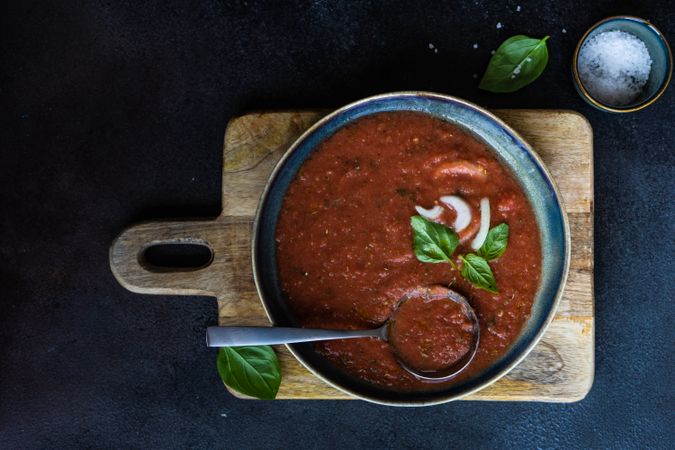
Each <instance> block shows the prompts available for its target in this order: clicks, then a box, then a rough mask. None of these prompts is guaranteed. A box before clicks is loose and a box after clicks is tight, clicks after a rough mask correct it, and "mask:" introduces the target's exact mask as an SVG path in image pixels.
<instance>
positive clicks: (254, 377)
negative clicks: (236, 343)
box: [218, 345, 281, 400]
mask: <svg viewBox="0 0 675 450" xmlns="http://www.w3.org/2000/svg"><path fill="white" fill-rule="evenodd" d="M218 373H219V374H220V378H222V380H223V382H224V383H225V384H226V385H228V386H229V387H231V388H232V389H234V390H236V391H238V392H241V393H242V394H245V395H249V396H251V397H256V398H260V399H264V400H271V399H273V398H274V397H276V396H277V392H278V391H279V385H280V384H281V368H280V367H279V359H278V358H277V354H276V353H274V349H273V348H272V347H270V346H269V345H260V346H255V347H223V348H221V349H220V350H219V351H218Z"/></svg>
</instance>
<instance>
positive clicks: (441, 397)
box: [251, 91, 571, 407]
mask: <svg viewBox="0 0 675 450" xmlns="http://www.w3.org/2000/svg"><path fill="white" fill-rule="evenodd" d="M407 97H414V98H424V99H429V100H435V101H445V102H449V103H454V104H458V105H461V106H462V107H464V108H467V109H470V110H472V111H473V112H475V113H477V114H480V115H482V116H484V117H485V118H486V119H488V120H490V121H492V122H494V123H495V125H496V126H498V127H499V128H500V129H502V130H503V131H505V132H506V133H507V134H509V135H510V136H511V137H512V138H513V139H514V140H516V142H517V143H518V146H519V147H520V148H521V149H522V150H523V151H525V152H526V153H527V156H528V157H529V158H530V159H531V161H532V162H533V163H534V164H535V165H536V166H537V168H538V169H539V171H540V173H541V174H542V176H543V177H544V179H545V181H546V184H547V185H548V187H549V188H550V193H551V194H553V196H554V200H555V202H556V204H557V206H558V209H559V212H560V219H561V221H562V226H561V228H562V234H563V242H562V243H563V244H564V251H563V255H562V257H563V262H562V268H561V275H560V278H559V283H558V285H557V289H556V290H555V294H554V296H553V299H552V301H551V303H550V306H549V308H548V310H547V311H546V312H545V319H544V320H543V321H542V322H541V324H540V325H539V328H538V329H537V332H536V334H535V335H534V336H533V337H531V338H530V340H529V341H527V343H526V344H524V348H523V349H521V350H520V353H519V354H517V355H516V356H515V357H513V358H512V360H511V361H510V362H509V363H508V364H506V365H505V366H504V367H503V368H502V369H501V370H499V371H497V372H495V373H493V374H491V375H490V376H488V377H485V376H484V375H480V376H479V377H477V378H485V379H483V380H482V381H475V382H474V383H473V385H470V386H469V387H468V388H466V389H464V390H462V391H461V392H458V393H454V394H446V393H444V392H443V391H438V392H429V393H419V394H420V397H422V399H421V400H408V399H405V400H396V399H383V398H381V397H380V396H377V395H372V396H371V395H367V394H364V393H363V392H355V391H354V390H352V389H350V388H348V387H346V386H344V385H341V384H340V383H337V382H334V381H333V380H331V379H329V377H328V376H324V375H323V374H322V373H321V370H322V368H315V367H314V366H313V365H312V362H308V361H307V360H305V358H304V357H303V355H302V354H301V352H300V351H298V348H299V347H300V345H308V344H300V345H298V344H293V345H286V347H287V348H288V350H289V351H290V352H291V354H293V356H294V357H295V358H296V359H297V360H298V361H299V362H300V363H301V364H302V365H303V366H304V367H305V368H306V369H308V370H309V371H310V372H311V373H313V374H314V375H315V376H317V377H318V378H319V379H321V380H323V381H324V382H325V383H327V384H328V385H330V386H332V387H334V388H335V389H338V390H339V391H342V392H344V393H346V394H349V395H351V396H353V397H356V398H359V399H362V400H366V401H369V402H372V403H377V404H382V405H388V406H403V407H413V406H431V405H436V404H440V403H446V402H450V401H453V400H458V399H460V398H463V397H466V396H468V395H471V394H473V393H475V392H477V391H479V390H481V389H483V388H485V387H487V386H489V385H491V384H492V383H494V382H495V381H497V380H498V379H500V378H502V377H503V376H504V375H506V374H507V373H508V372H510V371H511V370H512V369H513V368H514V367H515V366H517V365H518V364H519V363H520V362H521V361H522V360H523V359H524V358H525V357H526V356H527V355H528V354H529V353H530V352H531V351H532V349H533V348H534V347H535V346H536V345H537V343H538V342H539V341H540V340H541V338H542V336H543V335H544V333H545V332H546V330H547V329H548V327H549V325H550V324H551V322H552V321H553V318H554V316H555V313H556V311H557V309H558V305H559V303H560V299H561V297H562V293H563V290H564V287H565V285H566V282H567V275H568V272H569V263H570V257H571V255H570V252H571V250H570V248H571V242H570V229H569V222H568V218H567V214H566V212H565V207H564V204H563V200H562V195H561V194H560V191H559V190H558V187H557V186H556V184H555V182H554V181H553V177H552V176H551V173H550V172H549V171H548V169H547V168H546V166H545V165H544V163H543V161H542V160H541V158H540V157H539V156H538V155H537V154H536V153H535V152H534V151H533V149H532V147H530V145H529V144H527V143H526V142H525V140H524V139H523V138H522V137H521V136H520V135H519V134H518V133H517V132H516V131H515V130H513V129H512V128H511V127H509V126H508V125H507V124H506V123H505V122H503V121H502V120H501V119H499V118H498V117H496V116H495V115H493V114H492V113H490V112H488V111H486V110H484V109H483V108H481V107H479V106H477V105H475V104H473V103H470V102H467V101H466V100H462V99H459V98H456V97H452V96H449V95H442V94H436V93H432V92H424V91H402V92H392V93H387V94H381V95H375V96H372V97H367V98H365V99H362V100H358V101H356V102H353V103H350V104H348V105H346V106H343V107H342V108H339V109H337V110H335V111H333V112H331V113H330V114H328V115H326V116H325V117H323V118H321V119H320V120H319V121H318V122H316V123H315V124H314V125H312V126H311V127H310V128H309V129H308V130H306V131H305V132H304V133H303V134H302V135H300V137H298V138H297V140H295V141H294V142H293V144H291V145H290V147H289V148H288V150H287V151H286V152H285V153H284V155H283V156H282V157H281V158H280V159H279V161H278V162H277V163H276V166H275V167H274V169H273V170H272V172H271V174H270V176H269V178H268V181H267V183H266V185H265V188H264V190H263V193H262V195H261V198H260V201H259V203H258V209H257V211H256V215H255V218H254V221H253V224H252V233H251V263H252V269H253V280H254V282H255V286H256V290H257V292H258V295H259V297H260V300H261V303H262V305H263V308H264V309H265V313H266V314H267V317H268V318H269V320H270V322H272V323H273V324H274V325H275V326H277V325H281V326H289V324H288V323H281V324H280V323H278V321H277V320H276V318H275V317H274V313H273V311H271V308H270V305H269V304H268V301H267V300H266V298H265V294H264V291H263V288H262V286H261V283H262V280H263V278H264V277H265V270H262V268H261V267H260V264H259V262H258V246H259V244H258V238H259V232H260V224H261V217H262V215H263V213H264V210H265V206H266V203H267V199H268V196H269V195H270V193H271V192H272V186H273V184H274V181H275V179H276V178H277V176H278V175H279V173H280V172H281V171H282V170H284V167H285V163H286V161H287V160H288V159H289V157H290V156H291V155H292V154H293V153H294V151H295V150H296V149H298V148H299V147H300V146H301V144H303V143H304V141H305V140H306V139H307V138H308V137H310V136H311V135H312V134H313V133H314V132H315V131H316V130H318V129H320V128H321V127H323V126H324V125H326V124H328V123H330V122H331V121H333V120H334V119H336V117H339V116H340V115H341V114H342V113H345V112H347V111H349V110H351V109H352V108H356V107H359V106H363V105H366V104H368V103H370V102H378V101H381V100H387V99H396V98H407ZM352 120H355V119H350V120H349V121H348V122H347V123H349V122H351V121H352ZM276 287H277V289H279V288H278V286H276ZM290 325H291V326H293V325H296V324H290ZM296 347H297V348H296ZM314 363H316V362H314ZM488 372H490V368H488V369H486V370H485V371H484V373H488ZM282 375H283V374H282ZM362 384H364V385H367V383H362ZM391 394H392V396H394V394H395V392H393V391H392V392H391Z"/></svg>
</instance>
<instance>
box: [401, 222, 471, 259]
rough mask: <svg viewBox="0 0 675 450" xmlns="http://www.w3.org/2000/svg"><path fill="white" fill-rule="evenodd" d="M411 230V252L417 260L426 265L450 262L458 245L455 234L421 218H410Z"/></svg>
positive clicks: (442, 226)
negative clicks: (412, 251)
mask: <svg viewBox="0 0 675 450" xmlns="http://www.w3.org/2000/svg"><path fill="white" fill-rule="evenodd" d="M410 225H411V226H412V228H413V250H414V251H415V256H416V257H417V259H418V260H420V261H422V262H427V263H442V262H450V257H451V256H452V254H453V253H454V252H455V249H456V248H457V245H459V237H458V236H457V233H455V232H454V231H452V230H451V229H450V228H448V227H446V226H444V225H441V224H440V223H435V222H431V221H429V220H427V219H425V218H424V217H422V216H413V217H411V218H410Z"/></svg>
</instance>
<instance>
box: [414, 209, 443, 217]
mask: <svg viewBox="0 0 675 450" xmlns="http://www.w3.org/2000/svg"><path fill="white" fill-rule="evenodd" d="M415 211H417V212H418V213H419V215H420V216H422V217H424V218H425V219H429V220H434V219H438V218H439V217H441V214H442V213H443V207H442V206H440V205H436V206H434V207H433V208H431V209H425V208H422V207H421V206H417V205H415Z"/></svg>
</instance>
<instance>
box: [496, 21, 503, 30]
mask: <svg viewBox="0 0 675 450" xmlns="http://www.w3.org/2000/svg"><path fill="white" fill-rule="evenodd" d="M501 27H503V25H502V23H501V22H497V29H498V30H499V29H500V28H501Z"/></svg>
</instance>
